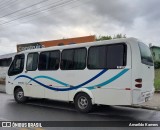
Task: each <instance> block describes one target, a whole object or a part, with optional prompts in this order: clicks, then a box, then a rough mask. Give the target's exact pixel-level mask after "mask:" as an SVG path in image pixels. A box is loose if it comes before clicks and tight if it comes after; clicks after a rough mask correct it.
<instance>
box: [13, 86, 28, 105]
mask: <svg viewBox="0 0 160 130" xmlns="http://www.w3.org/2000/svg"><path fill="white" fill-rule="evenodd" d="M14 99H15V101H16V102H17V103H25V102H26V101H27V97H25V96H24V92H23V89H22V88H17V89H16V90H15V91H14Z"/></svg>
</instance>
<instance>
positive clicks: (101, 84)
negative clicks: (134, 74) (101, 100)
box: [86, 69, 129, 90]
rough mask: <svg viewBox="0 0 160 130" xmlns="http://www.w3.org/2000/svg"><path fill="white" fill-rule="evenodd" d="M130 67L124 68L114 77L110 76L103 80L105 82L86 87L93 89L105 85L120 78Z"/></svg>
mask: <svg viewBox="0 0 160 130" xmlns="http://www.w3.org/2000/svg"><path fill="white" fill-rule="evenodd" d="M128 70H129V69H124V70H123V71H121V72H120V73H118V74H117V75H115V76H114V77H112V78H110V79H109V80H107V81H105V82H103V83H100V84H97V85H94V86H90V87H86V88H87V89H89V90H92V89H95V87H103V86H105V85H107V84H109V83H111V82H113V81H114V80H116V79H118V78H119V77H121V76H122V75H123V74H125V73H126V72H127V71H128Z"/></svg>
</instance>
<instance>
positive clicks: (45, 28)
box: [0, 0, 160, 54]
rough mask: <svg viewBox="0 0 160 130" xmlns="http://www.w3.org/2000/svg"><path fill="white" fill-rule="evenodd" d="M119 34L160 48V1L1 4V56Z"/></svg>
mask: <svg viewBox="0 0 160 130" xmlns="http://www.w3.org/2000/svg"><path fill="white" fill-rule="evenodd" d="M38 3H39V4H38ZM28 7H30V8H28ZM118 33H122V34H126V36H127V37H136V38H139V39H140V40H142V41H144V42H145V43H146V44H149V43H153V45H158V46H160V0H34V1H33V0H23V1H22V0H0V54H7V53H11V52H16V45H17V44H22V43H31V42H38V41H46V40H54V39H62V38H70V37H79V36H86V35H97V36H98V35H112V36H113V35H114V34H118Z"/></svg>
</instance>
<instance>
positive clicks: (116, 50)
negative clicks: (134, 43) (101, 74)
mask: <svg viewBox="0 0 160 130" xmlns="http://www.w3.org/2000/svg"><path fill="white" fill-rule="evenodd" d="M125 50H126V48H125V45H124V44H119V45H118V44H117V45H116V44H115V45H109V46H107V68H108V69H117V67H118V66H126V51H125Z"/></svg>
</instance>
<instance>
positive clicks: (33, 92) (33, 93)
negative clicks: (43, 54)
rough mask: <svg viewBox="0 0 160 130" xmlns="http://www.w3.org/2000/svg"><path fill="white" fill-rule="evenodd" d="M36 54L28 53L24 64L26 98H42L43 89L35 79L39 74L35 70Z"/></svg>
mask: <svg viewBox="0 0 160 130" xmlns="http://www.w3.org/2000/svg"><path fill="white" fill-rule="evenodd" d="M37 64H38V53H29V54H28V56H27V64H26V71H25V75H26V96H30V97H37V98H44V87H43V86H41V85H40V84H39V83H37V82H36V81H38V82H40V81H39V80H37V79H35V77H36V76H37V74H38V73H39V72H38V70H37Z"/></svg>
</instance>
